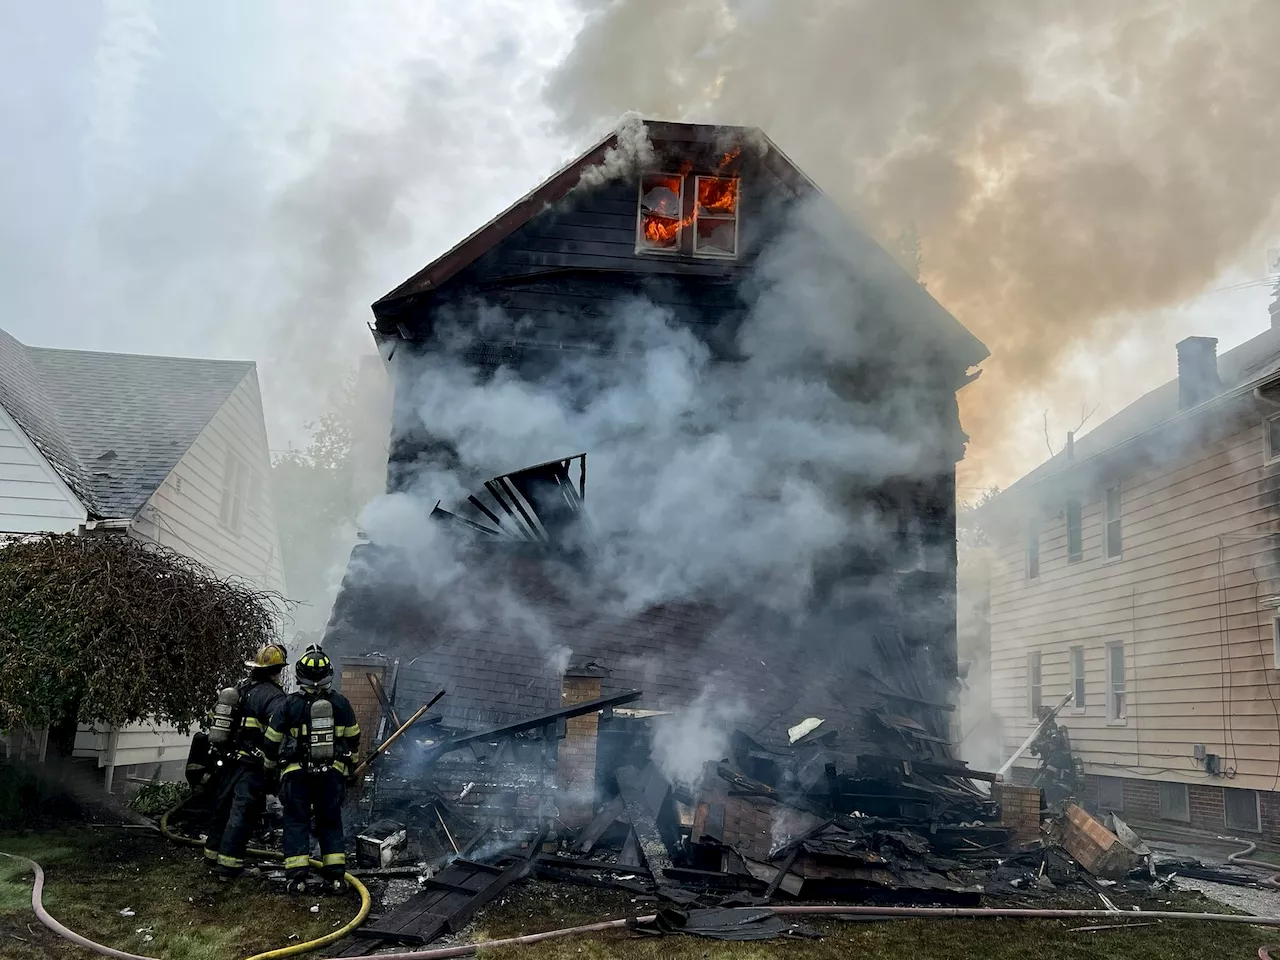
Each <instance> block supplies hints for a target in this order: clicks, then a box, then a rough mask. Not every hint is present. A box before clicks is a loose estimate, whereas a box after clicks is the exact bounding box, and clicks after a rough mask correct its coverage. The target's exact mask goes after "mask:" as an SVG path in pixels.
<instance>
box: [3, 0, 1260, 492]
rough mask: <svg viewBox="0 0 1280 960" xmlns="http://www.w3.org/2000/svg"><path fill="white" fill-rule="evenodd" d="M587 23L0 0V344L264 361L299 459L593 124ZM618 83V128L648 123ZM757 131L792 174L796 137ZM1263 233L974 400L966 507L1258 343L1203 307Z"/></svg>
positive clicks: (1241, 272)
mask: <svg viewBox="0 0 1280 960" xmlns="http://www.w3.org/2000/svg"><path fill="white" fill-rule="evenodd" d="M756 5H757V6H763V4H756ZM587 6H588V7H590V4H588V5H587ZM586 12H587V9H586V8H584V7H583V6H581V5H579V4H577V3H574V2H572V0H467V2H465V3H440V2H427V0H420V2H410V0H380V2H378V3H376V4H370V3H362V2H357V0H318V2H299V0H276V2H271V3H263V2H257V0H228V2H222V3H218V4H201V5H195V4H168V3H159V2H151V0H76V2H72V3H66V4H35V3H29V2H25V0H0V123H3V130H4V134H5V136H4V141H5V143H6V145H7V149H6V150H4V151H3V152H0V209H3V210H4V211H5V212H6V216H5V217H4V218H3V219H2V220H0V327H3V328H5V329H7V330H8V331H9V332H10V333H12V334H13V335H14V336H16V337H18V338H19V339H20V340H23V341H24V342H27V343H30V344H34V345H40V346H52V347H74V348H82V349H92V350H110V351H122V352H137V353H157V354H175V355H192V356H208V357H222V358H237V359H252V360H256V361H257V362H258V365H259V376H260V379H261V381H262V385H263V391H264V400H265V404H266V413H267V421H268V430H269V432H270V435H271V441H272V445H273V447H275V448H276V449H280V448H283V447H285V446H287V445H289V444H295V443H299V442H302V441H303V440H304V439H305V435H306V431H305V427H304V424H306V423H307V422H309V421H314V420H315V419H316V418H317V416H318V414H319V413H320V412H321V411H322V410H323V408H324V405H325V404H326V402H327V401H328V399H329V398H330V397H331V396H332V394H333V391H334V387H335V385H336V384H337V383H338V382H339V381H340V380H341V378H342V377H343V375H344V374H345V373H346V372H347V371H348V370H350V369H352V368H353V367H354V364H355V362H356V360H357V358H358V357H359V356H360V355H361V354H363V353H368V352H371V351H372V341H371V338H370V336H369V333H368V330H367V323H368V322H369V321H370V320H371V314H370V312H369V309H368V305H369V304H370V303H372V302H373V301H374V300H375V299H377V298H378V297H379V296H381V295H382V294H383V293H385V292H386V291H388V290H389V289H391V288H392V287H394V286H395V285H397V284H398V283H399V282H400V281H402V280H403V279H405V278H406V277H408V276H409V275H411V274H412V273H413V272H415V271H416V270H417V269H418V268H420V267H421V266H422V265H424V264H425V263H427V262H429V261H430V260H432V259H433V258H434V257H435V256H437V255H439V254H440V253H442V252H443V251H444V250H445V249H447V248H448V247H449V246H451V245H452V244H453V243H455V242H456V241H457V240H459V239H461V238H462V237H464V236H466V235H467V234H468V233H470V232H471V231H472V230H474V229H475V228H477V227H478V226H480V225H481V224H483V223H484V222H486V221H487V220H488V219H490V218H491V217H493V216H494V215H496V214H497V213H498V212H500V211H501V210H502V209H503V208H505V207H506V206H507V205H508V204H510V203H511V202H513V201H514V200H516V199H518V198H519V197H520V196H521V195H523V194H524V193H526V192H527V191H528V190H529V189H530V188H531V187H533V186H534V185H536V184H537V183H538V182H540V181H541V180H542V179H544V178H545V177H546V176H547V175H549V174H550V173H551V172H552V171H553V170H554V169H555V168H556V167H557V166H558V165H560V164H561V163H562V162H564V161H566V160H567V159H569V158H570V157H571V156H572V155H574V154H575V153H576V152H577V150H578V149H580V148H581V146H582V145H583V143H584V142H585V141H587V140H589V139H592V138H593V137H594V136H596V135H599V134H601V133H603V132H604V130H605V129H607V127H601V126H600V124H599V123H596V124H595V127H594V128H593V126H592V124H591V123H587V124H582V123H576V124H569V123H566V122H565V118H564V115H563V109H564V108H563V104H564V102H565V97H564V90H563V86H564V83H565V78H566V77H569V78H573V77H574V73H573V71H572V70H570V71H566V70H565V69H564V63H565V61H566V59H567V58H570V57H571V55H572V54H573V53H574V50H575V44H576V43H577V42H578V39H579V31H581V30H582V28H583V25H584V22H586ZM604 69H609V67H608V66H607V65H606V67H605V68H604ZM616 69H618V70H627V69H634V67H630V66H627V65H625V64H623V63H619V64H618V66H617V68H616ZM574 82H577V83H580V84H585V83H589V82H590V81H589V79H582V78H581V77H579V78H578V79H577V80H576V81H574ZM548 84H551V85H552V86H554V85H555V84H559V85H560V89H559V91H558V94H557V95H554V96H548V95H547V90H548ZM620 86H621V90H622V92H620V93H619V95H618V97H619V98H620V99H618V98H615V99H614V100H610V101H608V109H609V110H615V109H616V110H619V111H620V110H621V109H626V108H627V107H630V106H635V107H643V106H645V103H644V102H636V103H629V102H626V98H627V97H629V96H632V95H631V94H630V93H628V92H626V91H627V89H628V88H627V87H625V85H620ZM557 97H558V99H557ZM634 99H636V100H637V101H641V100H643V97H641V96H639V95H636V96H635V97H634ZM797 109H800V110H802V109H803V107H798V108H797ZM800 117H801V125H803V113H801V114H800ZM723 119H724V120H725V121H726V122H735V121H738V120H739V119H740V118H738V117H731V116H727V117H724V118H723ZM816 122H819V121H818V119H817V118H815V123H816ZM796 126H797V125H796V124H795V123H794V122H793V123H791V124H790V128H791V129H795V128H796ZM769 132H771V133H774V134H775V136H776V137H777V139H778V140H779V142H780V146H781V147H782V148H783V150H785V151H788V152H793V151H792V149H791V146H792V145H790V144H789V143H788V139H787V136H788V135H789V130H788V129H783V130H779V131H769ZM790 135H791V136H793V137H797V135H796V134H793V133H792V134H790ZM800 146H801V150H800V151H799V152H800V153H803V152H804V150H803V145H800ZM793 155H795V154H794V152H793ZM819 166H822V167H824V168H827V169H829V168H830V164H819ZM1272 199H1273V198H1269V197H1260V198H1259V203H1269V202H1271V200H1272ZM1271 235H1278V236H1280V224H1272V229H1271V231H1270V234H1266V233H1265V231H1264V233H1263V234H1260V235H1259V236H1258V237H1257V239H1256V242H1255V241H1250V242H1249V243H1248V244H1246V245H1245V246H1243V247H1242V248H1241V249H1239V250H1238V251H1236V252H1235V254H1234V255H1233V256H1232V257H1231V258H1230V259H1229V261H1227V262H1226V263H1225V264H1224V265H1223V267H1222V268H1221V269H1218V270H1216V271H1215V274H1214V278H1213V279H1212V281H1211V282H1208V283H1206V284H1202V288H1203V289H1202V290H1201V292H1200V293H1199V294H1198V295H1196V294H1193V295H1191V296H1190V297H1189V298H1183V299H1182V300H1181V301H1179V302H1175V303H1171V304H1166V305H1163V306H1160V307H1159V308H1158V309H1151V310H1142V311H1140V312H1135V313H1132V314H1124V313H1120V314H1117V315H1116V316H1114V317H1111V318H1110V321H1111V322H1108V323H1106V324H1102V325H1101V326H1100V327H1099V328H1098V329H1099V330H1100V331H1101V332H1100V333H1099V334H1098V335H1097V336H1095V337H1094V338H1092V339H1089V340H1086V341H1081V342H1078V343H1075V344H1073V345H1072V346H1071V348H1070V349H1068V350H1065V351H1064V352H1062V353H1061V355H1060V356H1058V357H1057V358H1056V360H1055V363H1056V365H1057V368H1056V370H1055V378H1054V383H1053V384H1047V383H1046V384H1045V386H1044V389H1043V390H1039V389H1038V388H1037V387H1036V386H1035V385H1030V386H1025V385H1024V386H1023V387H1022V392H1021V393H1020V394H1019V395H1017V396H1001V397H998V398H991V397H987V398H986V399H987V400H988V401H989V402H988V404H987V405H988V406H990V405H991V404H990V401H992V400H993V399H994V400H995V401H997V402H998V403H999V404H1000V405H1001V406H1002V407H1003V408H1004V409H1006V410H1007V411H1008V413H1007V415H1006V416H1005V419H1004V421H1003V422H1002V423H1001V424H1000V427H999V429H1000V430H1001V431H1002V432H1003V434H1004V436H1003V438H1002V439H1003V440H1005V441H1007V440H1008V439H1009V438H1013V439H1014V440H1015V441H1016V442H1015V443H1009V442H1003V443H1002V444H1001V446H1000V449H1001V450H1002V451H1014V453H1013V454H1012V455H1008V456H1003V455H1002V457H1001V458H999V462H995V463H993V462H990V461H988V462H986V463H984V465H983V470H982V473H981V474H980V475H968V476H966V477H965V478H964V479H963V487H964V488H963V489H962V490H961V496H966V495H970V494H973V493H975V492H976V490H977V488H979V487H980V486H984V485H986V484H988V483H1000V484H1006V485H1007V484H1008V483H1009V482H1011V481H1012V480H1013V479H1015V478H1016V477H1017V476H1018V475H1019V474H1020V473H1021V472H1024V471H1025V470H1027V469H1029V468H1031V467H1033V466H1034V465H1035V464H1036V463H1037V462H1039V460H1040V459H1043V457H1044V455H1045V453H1046V452H1045V449H1044V440H1043V423H1042V420H1043V418H1044V417H1045V416H1046V411H1047V416H1048V421H1049V424H1050V429H1051V432H1052V434H1053V436H1054V437H1055V441H1056V442H1058V443H1059V444H1060V440H1061V436H1060V435H1063V434H1065V432H1066V430H1068V429H1070V428H1071V427H1073V426H1075V424H1076V421H1077V420H1078V419H1079V416H1080V408H1086V409H1092V408H1095V407H1096V408H1097V410H1096V412H1095V413H1094V414H1093V416H1092V419H1091V420H1090V425H1096V424H1097V423H1098V422H1101V421H1102V420H1103V419H1105V417H1106V415H1108V414H1109V413H1111V412H1114V411H1115V410H1117V409H1119V408H1120V407H1122V406H1124V404H1126V403H1128V402H1129V401H1130V400H1132V399H1134V398H1136V397H1137V396H1138V395H1140V394H1141V393H1142V392H1143V391H1145V390H1147V389H1150V388H1151V387H1154V386H1156V385H1157V384H1159V383H1160V382H1163V381H1164V380H1167V379H1169V378H1171V377H1172V376H1173V375H1174V372H1175V357H1174V348H1173V344H1174V342H1175V341H1176V340H1177V339H1180V338H1181V337H1183V336H1187V335H1191V334H1201V335H1212V336H1217V337H1218V338H1219V339H1220V345H1219V348H1220V350H1225V349H1227V348H1229V347H1231V346H1233V345H1235V344H1237V343H1239V342H1241V341H1243V340H1245V339H1247V338H1248V337H1250V336H1253V335H1255V334H1257V333H1258V332H1260V331H1261V330H1262V329H1264V328H1265V327H1266V325H1267V323H1268V319H1267V312H1266V305H1267V303H1268V301H1269V300H1270V287H1269V286H1267V285H1257V284H1255V285H1253V286H1247V287H1244V288H1242V289H1230V290H1223V289H1219V288H1224V287H1231V286H1234V285H1237V284H1240V283H1242V282H1246V281H1252V280H1256V279H1258V278H1262V277H1264V276H1265V275H1266V263H1265V249H1266V247H1267V246H1268V245H1271V246H1280V242H1276V240H1274V239H1269V237H1270V236H1271ZM926 239H927V238H926ZM927 250H928V245H927V243H926V251H927ZM1046 255H1048V254H1046ZM928 266H929V265H928V263H926V275H927V273H928ZM946 288H947V284H946V283H945V282H944V283H942V284H940V285H937V286H935V287H931V289H940V290H944V291H945V289H946ZM939 296H941V297H942V298H943V303H944V305H949V304H948V303H947V300H946V298H945V296H944V295H943V294H942V293H939ZM1010 322H1016V320H1015V321H1010ZM999 363H1000V357H999V355H998V354H997V356H995V357H993V358H992V359H991V360H989V361H987V363H986V365H985V366H988V367H991V368H993V369H996V370H997V371H998V364H999ZM993 381H994V382H995V383H996V384H997V386H994V387H991V388H988V387H987V386H986V385H985V384H984V381H983V380H979V381H978V382H977V383H975V384H973V385H972V386H970V387H968V388H966V389H967V390H969V391H982V390H984V389H992V390H994V389H998V384H999V383H1000V382H1001V381H1000V378H999V377H998V376H996V377H988V380H987V382H988V383H991V382H993ZM1064 384H1065V385H1066V389H1064V388H1063V385H1064ZM1077 397H1078V398H1079V402H1078V404H1077V402H1076V398H1077ZM1067 398H1069V399H1067ZM987 429H988V430H991V429H993V428H991V427H990V426H988V427H987ZM993 442H994V438H993V437H992V436H990V435H987V436H976V437H975V438H974V444H975V445H978V444H983V443H993Z"/></svg>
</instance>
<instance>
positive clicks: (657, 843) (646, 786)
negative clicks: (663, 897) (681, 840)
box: [617, 765, 672, 880]
mask: <svg viewBox="0 0 1280 960" xmlns="http://www.w3.org/2000/svg"><path fill="white" fill-rule="evenodd" d="M655 775H656V771H654V770H653V768H652V765H650V767H649V768H648V769H647V770H646V773H645V775H642V774H641V772H640V771H638V770H637V769H636V768H635V767H621V768H619V770H618V772H617V778H618V790H619V792H620V793H621V794H622V803H623V806H624V807H625V808H626V811H627V818H628V819H629V820H630V821H631V828H632V831H633V834H634V836H635V838H636V840H637V841H638V843H639V847H640V850H641V852H642V853H643V854H644V861H645V863H646V864H647V865H648V867H649V872H650V873H651V874H652V875H653V877H654V879H655V880H656V879H659V878H661V877H662V876H663V873H662V871H663V870H665V869H667V868H668V867H671V866H672V863H671V854H670V852H669V851H668V849H667V842H666V840H664V839H663V836H662V833H661V831H660V830H659V829H658V823H657V814H658V810H660V809H661V806H662V803H663V801H664V800H665V799H666V793H667V792H668V791H669V789H670V788H668V787H667V786H666V782H665V781H662V780H661V779H660V778H659V779H658V780H657V785H655ZM646 776H647V779H646Z"/></svg>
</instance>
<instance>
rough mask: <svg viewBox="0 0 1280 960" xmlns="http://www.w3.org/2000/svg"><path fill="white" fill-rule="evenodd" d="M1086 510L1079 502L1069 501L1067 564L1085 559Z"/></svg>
mask: <svg viewBox="0 0 1280 960" xmlns="http://www.w3.org/2000/svg"><path fill="white" fill-rule="evenodd" d="M1083 525H1084V510H1083V507H1082V505H1081V503H1080V501H1079V500H1068V501H1067V563H1079V562H1080V561H1081V560H1082V559H1083V558H1084V535H1083Z"/></svg>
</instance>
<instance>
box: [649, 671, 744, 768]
mask: <svg viewBox="0 0 1280 960" xmlns="http://www.w3.org/2000/svg"><path fill="white" fill-rule="evenodd" d="M746 715H747V705H746V703H745V702H744V701H743V699H742V698H741V696H740V694H738V693H737V692H736V691H734V690H731V689H721V688H719V687H718V686H717V685H716V684H715V683H714V682H713V683H712V684H710V685H708V686H707V687H704V688H703V690H702V692H701V693H699V694H698V696H697V697H696V698H695V699H694V701H693V702H692V703H690V704H689V705H688V706H687V707H685V708H684V709H683V710H681V711H680V712H679V713H672V714H669V715H667V716H663V717H658V718H657V719H656V720H655V721H654V725H653V749H652V751H651V753H650V756H651V758H652V759H653V762H654V763H655V764H657V766H658V770H659V771H660V772H661V773H662V775H663V776H664V777H665V778H666V779H667V780H668V781H669V782H671V783H674V784H681V785H683V786H696V785H697V784H698V782H699V781H700V780H701V779H702V773H703V768H704V767H705V766H706V765H707V764H708V763H714V762H715V761H717V760H723V759H725V758H726V757H728V756H729V738H730V735H731V734H732V733H733V728H734V725H735V724H736V723H737V722H738V721H740V720H741V719H743V717H745V716H746Z"/></svg>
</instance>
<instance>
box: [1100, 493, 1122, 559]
mask: <svg viewBox="0 0 1280 960" xmlns="http://www.w3.org/2000/svg"><path fill="white" fill-rule="evenodd" d="M1104 512H1105V523H1104V525H1103V533H1102V535H1103V537H1104V538H1105V539H1106V553H1107V558H1108V559H1113V558H1115V557H1118V556H1120V551H1121V548H1122V546H1123V543H1122V541H1121V539H1120V485H1119V484H1116V485H1115V486H1114V487H1107V493H1106V510H1105V511H1104Z"/></svg>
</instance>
